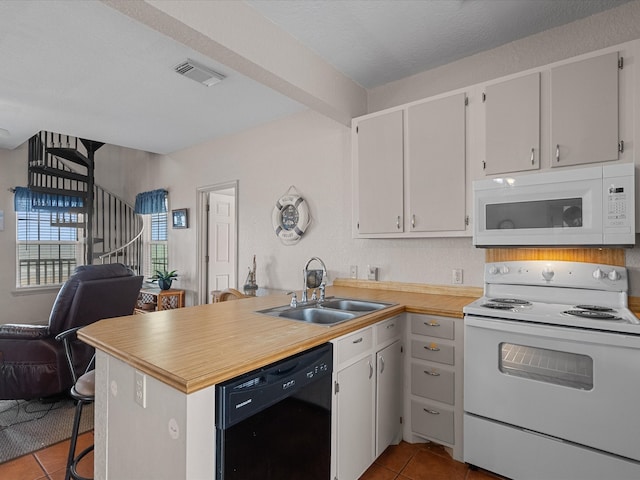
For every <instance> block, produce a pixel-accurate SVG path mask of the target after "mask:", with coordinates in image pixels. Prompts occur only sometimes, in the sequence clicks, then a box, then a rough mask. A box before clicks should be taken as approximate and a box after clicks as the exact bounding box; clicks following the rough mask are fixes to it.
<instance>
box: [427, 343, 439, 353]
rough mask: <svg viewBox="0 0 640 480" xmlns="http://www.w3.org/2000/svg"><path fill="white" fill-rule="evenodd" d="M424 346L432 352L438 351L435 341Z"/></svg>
mask: <svg viewBox="0 0 640 480" xmlns="http://www.w3.org/2000/svg"><path fill="white" fill-rule="evenodd" d="M424 348H426V349H427V350H431V351H432V352H439V351H440V347H438V344H437V343H432V344H431V345H425V346H424Z"/></svg>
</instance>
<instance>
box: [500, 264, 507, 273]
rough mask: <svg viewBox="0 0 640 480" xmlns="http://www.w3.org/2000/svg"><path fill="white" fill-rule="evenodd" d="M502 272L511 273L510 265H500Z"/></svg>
mask: <svg viewBox="0 0 640 480" xmlns="http://www.w3.org/2000/svg"><path fill="white" fill-rule="evenodd" d="M500 273H509V267H507V266H506V265H503V266H501V267H500Z"/></svg>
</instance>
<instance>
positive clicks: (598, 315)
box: [563, 310, 620, 320]
mask: <svg viewBox="0 0 640 480" xmlns="http://www.w3.org/2000/svg"><path fill="white" fill-rule="evenodd" d="M563 313H566V314H568V315H573V316H574V317H584V318H592V319H594V320H620V317H616V316H615V315H611V314H610V313H606V312H600V311H593V310H566V311H565V312H563Z"/></svg>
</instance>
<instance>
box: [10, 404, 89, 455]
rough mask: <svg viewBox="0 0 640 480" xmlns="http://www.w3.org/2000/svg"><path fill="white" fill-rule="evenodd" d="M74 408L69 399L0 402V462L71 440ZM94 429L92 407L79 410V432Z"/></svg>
mask: <svg viewBox="0 0 640 480" xmlns="http://www.w3.org/2000/svg"><path fill="white" fill-rule="evenodd" d="M74 413H75V405H74V403H73V401H72V400H71V399H61V400H59V401H56V402H51V403H45V402H41V401H39V400H0V463H3V462H6V461H8V460H12V459H14V458H16V457H21V456H22V455H26V454H28V453H31V452H35V451H36V450H40V449H41V448H44V447H48V446H50V445H53V444H54V443H58V442H60V441H62V440H66V439H67V438H70V437H71V429H72V427H73V415H74ZM92 428H93V404H90V405H85V407H84V408H83V410H82V419H81V421H80V432H81V433H83V432H87V431H89V430H91V429H92Z"/></svg>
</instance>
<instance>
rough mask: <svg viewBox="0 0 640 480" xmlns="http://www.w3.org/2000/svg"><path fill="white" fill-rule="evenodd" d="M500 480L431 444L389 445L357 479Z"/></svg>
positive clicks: (403, 443) (404, 443) (401, 443)
mask: <svg viewBox="0 0 640 480" xmlns="http://www.w3.org/2000/svg"><path fill="white" fill-rule="evenodd" d="M427 479H428V480H501V479H502V477H498V476H496V475H493V474H491V473H489V472H486V471H483V470H471V469H470V468H469V466H468V465H466V464H464V463H461V462H457V461H455V460H453V459H452V458H451V457H450V456H449V454H448V453H447V452H446V451H445V449H444V448H443V447H441V446H440V445H436V444H433V443H426V444H410V443H406V442H400V444H399V445H391V446H390V447H389V448H387V449H386V450H385V451H384V452H383V453H382V455H380V456H379V457H378V459H377V460H376V461H375V463H374V464H373V465H371V467H369V469H368V470H367V471H366V472H365V473H364V475H362V477H360V480H427Z"/></svg>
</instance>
